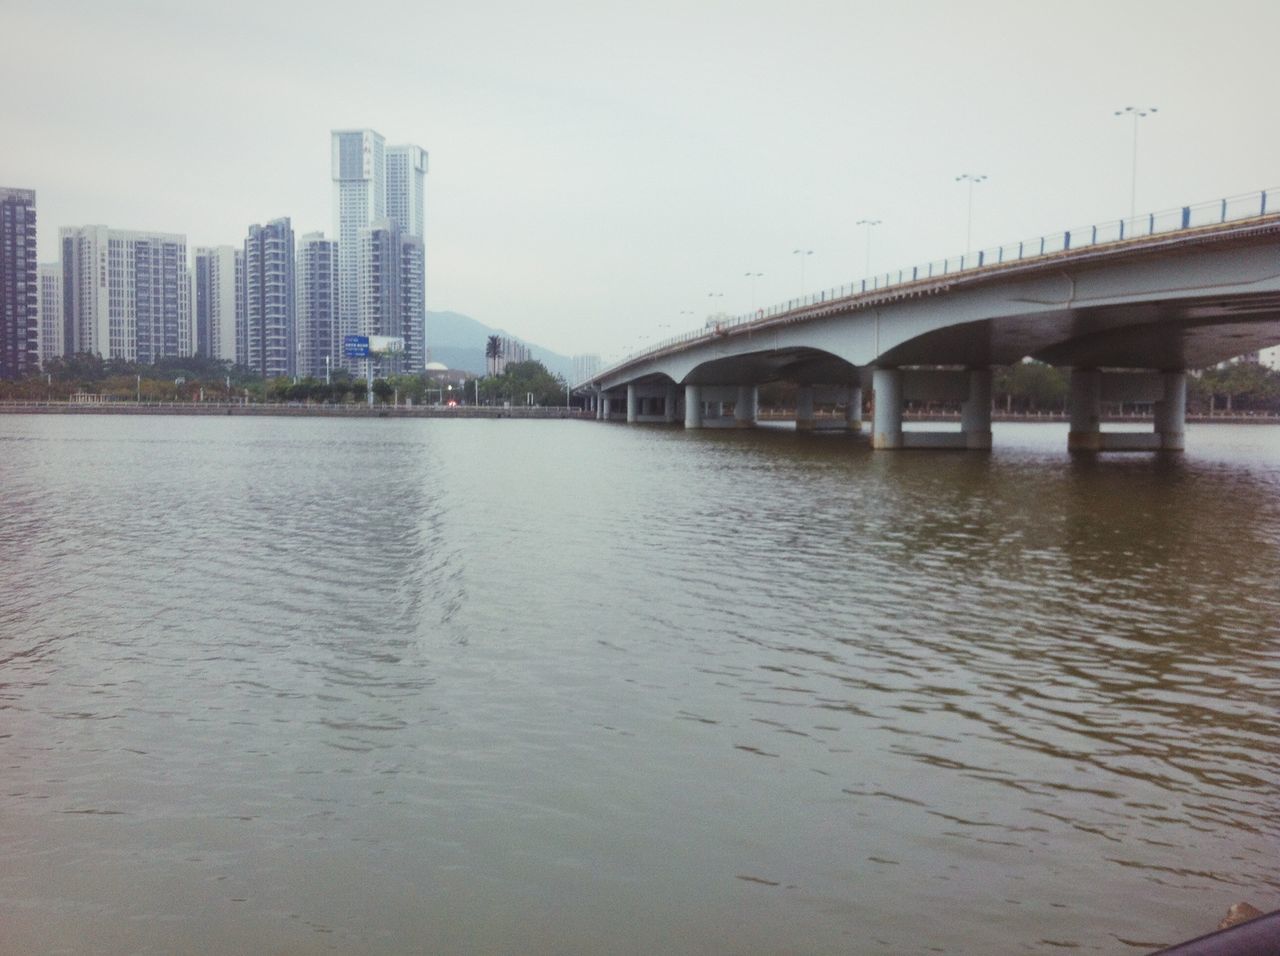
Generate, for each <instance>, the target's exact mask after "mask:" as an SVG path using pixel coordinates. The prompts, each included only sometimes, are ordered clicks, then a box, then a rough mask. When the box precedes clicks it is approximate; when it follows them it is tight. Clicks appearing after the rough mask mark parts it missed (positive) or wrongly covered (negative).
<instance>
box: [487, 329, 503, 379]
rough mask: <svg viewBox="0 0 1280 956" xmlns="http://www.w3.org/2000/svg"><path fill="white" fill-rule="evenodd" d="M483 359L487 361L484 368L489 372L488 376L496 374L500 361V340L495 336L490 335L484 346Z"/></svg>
mask: <svg viewBox="0 0 1280 956" xmlns="http://www.w3.org/2000/svg"><path fill="white" fill-rule="evenodd" d="M484 357H485V359H487V364H486V365H485V368H487V369H488V370H489V374H490V375H497V374H498V362H499V361H500V360H501V359H502V339H501V338H500V337H498V336H496V335H491V336H489V338H488V341H486V342H485V344H484Z"/></svg>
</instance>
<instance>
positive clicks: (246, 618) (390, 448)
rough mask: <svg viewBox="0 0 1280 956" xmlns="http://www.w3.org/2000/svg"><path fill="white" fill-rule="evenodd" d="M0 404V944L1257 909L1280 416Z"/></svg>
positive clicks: (1266, 844) (276, 941) (841, 939)
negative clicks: (959, 430) (1162, 421)
mask: <svg viewBox="0 0 1280 956" xmlns="http://www.w3.org/2000/svg"><path fill="white" fill-rule="evenodd" d="M1065 438H1066V436H1065V426H1054V425H1027V426H997V427H996V432H995V439H996V445H997V450H996V451H995V452H994V453H993V454H991V455H989V456H988V455H982V454H966V453H956V452H938V453H930V452H904V453H878V454H873V453H871V452H870V451H868V450H867V449H866V448H865V447H864V446H862V445H859V444H856V443H853V442H851V441H849V440H846V439H843V438H835V437H819V436H800V435H795V434H794V433H790V432H787V431H784V430H772V429H761V430H759V431H757V432H754V433H741V432H700V433H694V432H690V433H686V432H684V431H682V430H678V429H677V430H669V429H663V428H645V427H626V426H617V425H601V424H596V423H580V422H512V421H497V422H483V421H476V422H447V421H377V420H367V421H352V422H347V421H317V420H301V421H294V420H281V421H275V420H267V419H262V420H257V419H253V420H250V419H231V420H226V419H216V418H210V419H192V418H172V419H165V418H128V417H111V418H90V417H66V418H61V417H59V418H50V417H20V416H0V575H2V581H3V583H2V585H0V861H2V863H0V952H2V953H5V954H9V953H13V954H18V953H34V952H41V953H77V954H78V953H88V952H92V953H108V954H114V953H148V954H150V953H228V952H246V953H248V952H255V953H259V952H260V953H316V952H343V953H416V952H434V953H464V952H465V953H601V952H610V953H654V952H672V953H836V952H839V953H876V952H883V953H923V952H938V951H940V952H951V953H983V954H985V953H993V952H1000V953H1004V952H1023V951H1032V952H1034V951H1045V952H1047V951H1057V950H1058V949H1060V948H1062V947H1074V948H1077V949H1080V950H1085V951H1091V952H1106V953H1125V952H1133V953H1138V952H1143V951H1146V950H1148V949H1151V948H1154V947H1156V946H1157V945H1158V944H1163V943H1171V942H1175V941H1178V940H1180V939H1184V938H1188V937H1191V936H1195V935H1198V934H1199V933H1201V932H1204V931H1206V930H1208V929H1211V928H1212V927H1213V925H1214V924H1215V923H1216V921H1217V920H1218V918H1219V917H1220V916H1221V915H1222V913H1223V911H1225V909H1226V907H1227V905H1228V904H1230V903H1232V902H1235V901H1237V900H1240V899H1247V900H1250V901H1252V902H1253V903H1254V904H1255V905H1258V906H1260V907H1261V908H1263V909H1272V908H1276V907H1277V906H1280V798H1278V797H1277V793H1278V792H1280V791H1278V789H1277V784H1280V745H1278V743H1277V741H1280V429H1276V428H1273V427H1269V426H1260V427H1252V428H1250V427H1231V426H1206V427H1195V426H1192V427H1191V428H1190V429H1189V431H1188V448H1189V451H1188V452H1187V453H1186V454H1185V455H1184V456H1180V457H1155V456H1151V455H1113V456H1107V457H1102V458H1095V459H1088V458H1083V459H1072V458H1070V457H1069V456H1067V454H1066V453H1065V451H1064V450H1063V449H1064V447H1065V443H1066V442H1065Z"/></svg>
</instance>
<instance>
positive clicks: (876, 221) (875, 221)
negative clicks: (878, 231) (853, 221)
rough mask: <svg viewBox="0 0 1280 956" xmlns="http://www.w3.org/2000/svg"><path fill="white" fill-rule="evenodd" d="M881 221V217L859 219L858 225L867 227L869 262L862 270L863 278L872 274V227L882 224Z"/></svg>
mask: <svg viewBox="0 0 1280 956" xmlns="http://www.w3.org/2000/svg"><path fill="white" fill-rule="evenodd" d="M880 222H881V221H880V220H879V219H859V220H858V222H857V225H859V226H866V227H867V240H866V245H867V262H866V268H865V269H864V270H863V272H862V275H863V278H866V277H867V276H869V275H871V227H872V226H878V225H880Z"/></svg>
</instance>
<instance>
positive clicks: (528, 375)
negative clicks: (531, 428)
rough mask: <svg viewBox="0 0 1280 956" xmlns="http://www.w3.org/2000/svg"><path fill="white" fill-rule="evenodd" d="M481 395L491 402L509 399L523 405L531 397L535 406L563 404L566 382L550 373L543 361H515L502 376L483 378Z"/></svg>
mask: <svg viewBox="0 0 1280 956" xmlns="http://www.w3.org/2000/svg"><path fill="white" fill-rule="evenodd" d="M480 395H481V396H482V397H483V398H485V399H486V400H488V401H506V402H510V403H511V404H513V405H524V404H526V403H527V402H528V401H529V400H530V399H531V398H532V402H533V404H534V405H561V404H563V403H564V398H565V381H564V379H563V378H561V377H560V376H559V375H552V374H551V373H550V372H548V371H547V368H546V366H545V365H543V364H542V363H541V362H538V361H532V360H531V361H528V362H513V363H511V364H510V365H508V366H507V367H506V368H505V369H504V370H503V372H502V374H501V375H495V376H491V377H489V378H486V379H483V380H482V381H481V382H480Z"/></svg>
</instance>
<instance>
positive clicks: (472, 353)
mask: <svg viewBox="0 0 1280 956" xmlns="http://www.w3.org/2000/svg"><path fill="white" fill-rule="evenodd" d="M491 335H505V336H508V337H510V338H513V339H519V341H521V342H524V344H525V345H527V346H529V354H530V356H532V357H533V358H535V359H537V360H538V361H539V362H541V363H542V364H543V365H545V366H546V368H547V371H548V372H551V373H552V374H553V375H561V376H563V377H564V378H566V379H568V378H569V377H570V376H571V375H572V374H573V359H571V358H569V357H568V356H566V355H560V354H558V353H556V352H552V351H551V350H550V349H544V348H543V347H542V346H540V345H534V344H533V343H532V342H528V341H526V340H525V339H523V338H521V337H520V336H518V335H513V334H512V333H510V332H506V331H504V330H502V329H495V328H493V327H492V326H488V325H485V324H484V323H483V322H478V321H476V320H475V319H473V318H471V316H469V315H463V314H462V313H461V312H430V311H429V312H427V350H428V351H429V352H430V353H431V361H433V362H443V363H444V364H445V365H447V366H449V368H456V369H462V370H464V371H467V372H471V373H472V374H473V375H484V374H485V359H484V347H485V344H486V343H487V342H488V340H489V336H491Z"/></svg>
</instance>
